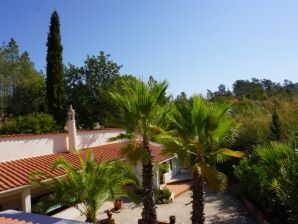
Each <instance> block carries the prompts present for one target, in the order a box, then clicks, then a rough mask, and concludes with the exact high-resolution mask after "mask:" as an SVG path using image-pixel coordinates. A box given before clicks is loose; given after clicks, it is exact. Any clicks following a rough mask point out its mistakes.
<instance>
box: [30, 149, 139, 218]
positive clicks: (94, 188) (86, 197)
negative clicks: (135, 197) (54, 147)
mask: <svg viewBox="0 0 298 224" xmlns="http://www.w3.org/2000/svg"><path fill="white" fill-rule="evenodd" d="M77 155H78V157H79V160H80V166H81V169H82V170H81V171H80V170H78V169H76V168H75V166H73V165H72V164H71V163H70V162H69V161H68V160H66V159H65V158H63V157H61V158H59V159H57V160H56V161H55V162H54V163H53V165H52V167H51V171H52V172H55V171H56V170H57V169H61V168H63V169H64V170H65V172H66V176H65V177H64V178H57V177H54V176H52V175H49V174H48V173H45V172H42V171H36V172H34V173H32V176H31V178H32V182H33V183H38V184H40V185H45V187H47V188H50V190H51V192H52V193H51V194H50V195H48V196H47V197H45V198H43V199H42V200H41V201H40V202H39V204H38V207H39V210H40V212H41V213H46V212H47V210H48V209H50V208H52V207H55V206H57V205H61V206H74V207H75V208H76V209H78V210H79V211H80V212H81V213H82V214H84V215H85V216H86V221H87V222H95V221H96V212H97V211H98V209H99V208H100V206H101V205H102V203H103V202H105V201H107V200H109V199H112V200H113V199H115V197H117V196H120V195H125V194H127V192H126V191H125V189H124V188H123V186H124V185H125V184H129V183H135V184H138V179H137V177H136V175H135V174H134V173H133V171H132V170H131V168H130V167H129V165H128V164H127V163H124V162H121V161H110V162H105V163H97V162H96V161H95V159H94V156H93V154H92V153H91V152H90V151H88V152H87V155H86V158H83V157H82V156H81V155H80V154H79V153H78V152H77ZM45 178H48V179H52V183H53V184H50V185H49V184H48V183H45V182H43V181H42V180H44V179H45Z"/></svg>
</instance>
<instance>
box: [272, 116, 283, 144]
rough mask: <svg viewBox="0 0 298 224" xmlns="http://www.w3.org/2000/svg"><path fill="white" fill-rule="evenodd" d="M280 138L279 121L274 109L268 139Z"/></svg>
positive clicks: (275, 139) (277, 139)
mask: <svg viewBox="0 0 298 224" xmlns="http://www.w3.org/2000/svg"><path fill="white" fill-rule="evenodd" d="M280 139H281V121H280V119H279V115H278V113H277V111H276V110H274V111H273V113H272V121H271V124H270V140H272V141H279V140H280Z"/></svg>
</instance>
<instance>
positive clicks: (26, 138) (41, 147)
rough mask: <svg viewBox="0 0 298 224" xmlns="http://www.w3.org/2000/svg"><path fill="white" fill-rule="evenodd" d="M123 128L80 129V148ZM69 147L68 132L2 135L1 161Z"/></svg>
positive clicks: (102, 142) (109, 136) (78, 139)
mask: <svg viewBox="0 0 298 224" xmlns="http://www.w3.org/2000/svg"><path fill="white" fill-rule="evenodd" d="M121 132H122V131H121V130H116V129H103V130H92V131H78V132H77V136H76V138H77V141H78V148H79V149H83V148H90V147H95V146H100V145H103V144H105V143H107V141H108V139H109V138H111V137H115V136H117V135H118V134H119V133H121ZM67 150H69V149H68V135H67V133H57V134H52V133H49V134H40V135H14V136H0V162H5V161H10V160H16V159H23V158H29V157H34V156H42V155H48V154H53V153H59V152H66V151H67Z"/></svg>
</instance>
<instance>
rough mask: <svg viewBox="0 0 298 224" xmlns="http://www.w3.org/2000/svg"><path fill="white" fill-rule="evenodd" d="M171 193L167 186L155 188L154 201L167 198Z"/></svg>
mask: <svg viewBox="0 0 298 224" xmlns="http://www.w3.org/2000/svg"><path fill="white" fill-rule="evenodd" d="M171 195H172V192H171V191H170V190H169V189H168V188H164V189H162V190H160V189H155V191H154V198H155V201H162V200H164V199H166V200H169V199H170V197H171Z"/></svg>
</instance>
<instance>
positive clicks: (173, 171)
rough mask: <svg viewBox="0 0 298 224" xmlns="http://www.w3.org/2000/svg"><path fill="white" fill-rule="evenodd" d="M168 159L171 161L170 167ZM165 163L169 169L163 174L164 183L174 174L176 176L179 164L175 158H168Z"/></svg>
mask: <svg viewBox="0 0 298 224" xmlns="http://www.w3.org/2000/svg"><path fill="white" fill-rule="evenodd" d="M170 161H172V169H171V168H170ZM166 163H167V164H168V166H169V170H168V172H166V173H164V174H163V181H164V183H167V182H168V181H169V180H171V179H172V178H173V177H174V176H176V175H178V174H179V173H180V165H179V161H178V159H177V158H172V159H170V160H167V161H166Z"/></svg>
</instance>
